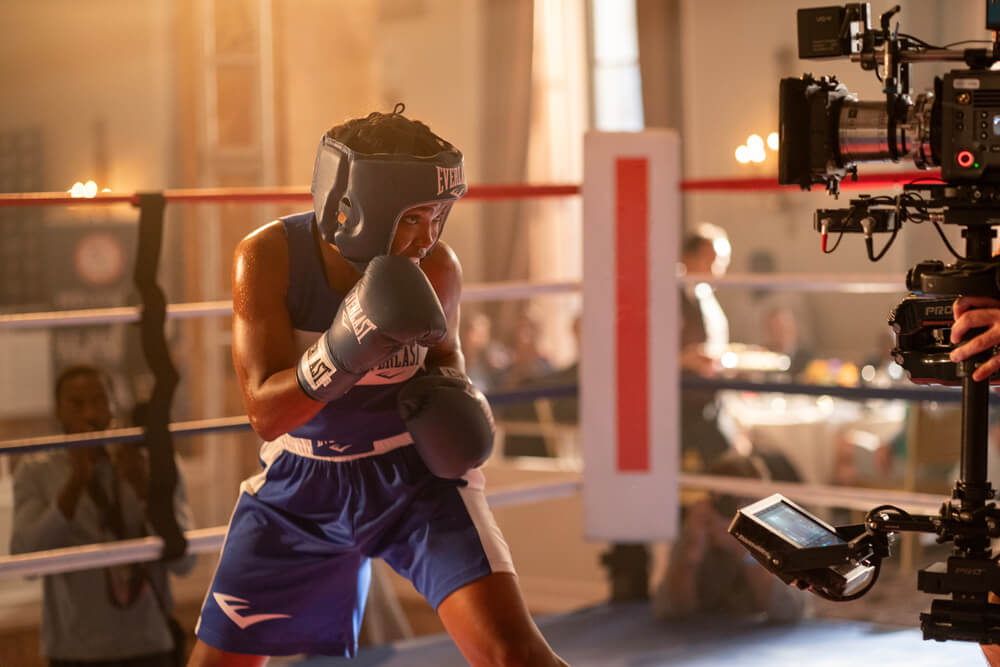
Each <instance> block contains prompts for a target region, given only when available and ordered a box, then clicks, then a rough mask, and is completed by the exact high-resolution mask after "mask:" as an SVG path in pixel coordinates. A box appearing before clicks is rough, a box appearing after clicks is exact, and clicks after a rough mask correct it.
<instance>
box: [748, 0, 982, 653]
mask: <svg viewBox="0 0 1000 667" xmlns="http://www.w3.org/2000/svg"><path fill="white" fill-rule="evenodd" d="M898 12H899V6H898V5H897V6H896V7H893V8H892V9H890V10H889V11H888V12H886V13H885V14H883V15H882V16H881V17H880V20H879V27H878V28H875V29H873V28H872V27H871V15H870V14H871V10H870V6H869V4H868V3H851V4H847V5H844V6H842V7H841V6H837V7H819V8H811V9H800V10H799V11H798V40H799V57H800V58H808V59H823V58H850V59H851V60H852V61H856V62H859V63H860V64H861V68H862V69H864V70H871V71H874V72H875V75H876V76H877V77H878V79H879V80H880V81H881V82H882V84H883V85H884V89H883V90H884V93H885V98H884V99H882V100H878V101H870V102H869V101H861V100H858V99H857V98H856V97H855V96H854V95H852V94H851V93H849V92H848V90H847V88H846V87H845V86H844V85H843V84H841V83H840V82H838V81H837V80H836V79H835V78H833V77H825V76H824V77H820V78H815V77H813V76H812V75H810V74H806V75H804V76H803V77H802V78H800V79H784V80H782V81H781V86H780V106H779V126H780V127H779V136H780V147H779V156H778V181H779V183H781V184H786V185H791V184H795V185H799V186H801V187H802V188H803V189H805V190H808V189H810V188H811V187H812V186H813V185H824V186H825V187H826V189H827V191H828V192H829V193H830V194H832V195H833V196H834V197H837V196H838V194H839V189H840V183H841V181H842V180H843V179H844V178H845V177H847V176H850V177H852V178H853V179H855V180H856V179H857V165H858V164H860V163H862V162H889V161H892V162H900V161H904V160H911V161H912V162H913V164H915V165H916V166H917V167H919V168H922V169H928V168H931V167H940V176H939V177H938V176H937V175H935V176H933V177H931V178H927V179H918V180H917V181H914V182H911V183H908V184H906V185H904V186H903V191H902V193H900V194H898V195H895V196H877V197H873V196H870V195H861V196H859V197H858V198H856V199H852V200H851V201H850V205H849V206H848V207H846V208H841V209H822V210H818V211H816V215H815V220H814V222H815V227H816V229H817V231H819V232H820V233H821V235H822V239H823V252H833V251H834V250H835V249H836V247H837V245H839V243H840V239H841V237H842V235H843V234H845V233H861V234H863V235H864V238H865V246H866V249H867V253H868V257H869V259H870V260H872V261H877V260H879V259H880V258H881V257H882V256H884V255H885V252H886V251H887V250H888V248H889V247H890V246H891V245H892V242H893V241H894V240H895V238H896V235H897V233H898V232H899V230H900V228H901V227H902V225H903V223H904V222H913V223H925V222H930V223H931V224H932V225H933V226H934V227H935V228H936V229H937V231H938V233H939V234H940V235H941V238H942V239H943V240H944V243H945V245H946V246H947V248H948V250H949V251H950V252H951V253H952V254H953V255H954V256H955V258H956V259H955V262H954V263H952V264H948V265H946V264H945V263H944V262H941V261H937V260H931V261H925V262H921V263H919V264H917V265H916V266H915V267H913V268H911V269H910V270H909V272H908V274H907V277H906V287H907V289H908V290H909V291H910V295H909V296H907V297H906V298H905V299H904V300H903V301H902V302H901V303H900V304H899V305H897V306H896V308H895V309H894V310H893V312H892V315H891V319H890V321H889V323H890V325H891V326H892V328H893V331H894V332H895V334H896V342H895V347H894V348H893V355H894V357H895V359H896V361H897V362H898V363H900V365H902V366H903V368H904V369H905V370H906V371H907V372H908V374H909V377H910V379H911V380H913V381H914V382H918V383H928V384H944V385H956V386H958V385H960V386H961V387H962V427H961V438H962V455H961V456H962V458H961V468H960V470H961V477H960V479H958V480H957V481H956V483H955V487H954V490H953V492H952V496H951V498H949V499H947V500H946V501H945V502H943V503H942V506H941V510H940V512H939V514H938V515H935V516H911V515H909V514H908V513H907V512H905V511H904V510H902V509H900V508H897V507H893V506H889V505H884V506H880V507H876V508H874V509H872V510H871V511H869V512H868V514H867V516H866V517H865V520H864V523H862V524H859V525H855V526H845V527H836V528H835V527H833V526H830V525H828V524H826V523H824V522H823V521H821V520H820V519H818V518H817V517H815V516H813V515H811V514H810V513H809V512H807V511H806V510H805V509H804V508H802V507H800V506H798V505H796V504H794V503H792V502H791V501H789V500H787V499H786V498H783V497H782V496H780V495H774V496H771V497H769V498H765V499H764V500H761V501H758V502H756V503H754V504H752V505H749V506H747V507H744V508H742V509H741V510H739V511H738V512H737V514H736V517H735V518H734V519H733V521H732V524H731V525H730V528H729V531H730V533H732V534H733V535H734V536H736V538H737V539H739V540H740V541H741V542H742V543H743V545H744V546H746V548H747V549H749V551H750V553H751V554H753V556H754V557H756V558H757V559H758V560H759V561H760V562H761V563H762V564H763V565H764V566H765V567H767V568H768V569H769V570H770V571H772V572H773V573H775V574H776V575H778V576H779V577H781V578H782V579H783V580H784V581H786V582H789V583H794V584H796V585H798V586H799V587H801V588H808V589H810V590H812V591H813V592H815V593H817V594H818V595H821V596H823V597H825V598H828V599H831V600H851V599H856V598H857V597H860V596H861V595H864V594H865V593H866V592H868V591H869V590H870V589H871V587H872V586H873V585H874V584H875V581H876V580H877V578H878V572H879V569H880V567H881V562H882V559H883V558H885V557H887V556H888V555H889V551H890V549H889V535H890V534H891V533H895V532H900V531H917V532H927V533H935V534H937V539H938V541H939V542H942V543H944V542H952V543H953V544H954V547H953V550H952V554H951V556H950V557H949V558H948V560H947V562H944V563H936V564H934V565H931V566H930V567H928V568H926V569H924V570H921V571H920V572H919V574H918V577H917V587H918V589H919V590H921V591H923V592H926V593H932V594H937V595H950V596H951V597H950V598H942V599H935V600H933V601H932V604H931V611H930V612H928V613H922V614H921V615H920V625H921V629H922V630H923V635H924V638H925V639H936V640H942V641H943V640H947V639H957V640H965V641H976V642H979V643H982V644H994V643H1000V605H998V604H993V603H991V602H990V601H989V599H988V594H989V593H990V592H991V591H992V592H1000V567H998V564H997V558H995V557H994V556H993V555H992V554H991V552H990V539H991V538H994V537H1000V510H998V509H997V508H996V506H995V504H994V503H992V502H988V501H990V500H991V499H992V498H993V497H994V492H993V489H992V487H991V486H990V484H989V482H988V481H987V479H986V457H987V446H986V443H987V428H988V420H987V416H988V410H989V389H990V387H989V385H990V381H986V380H984V381H982V382H975V381H973V380H972V372H973V370H974V369H975V368H976V366H977V365H979V364H981V363H982V362H984V361H985V360H987V359H989V358H990V357H991V356H993V354H995V353H996V351H997V350H996V348H994V349H992V350H988V351H986V352H984V353H982V354H980V355H978V356H977V357H975V358H973V359H969V360H968V361H965V362H961V363H959V364H955V363H951V362H950V361H949V359H948V352H949V351H950V349H951V345H950V326H951V320H952V314H951V303H952V302H953V300H954V298H955V296H956V295H972V296H990V297H995V298H1000V262H998V261H996V260H994V259H993V258H992V251H991V249H992V245H993V239H994V237H995V236H996V232H995V230H994V229H993V228H994V227H995V226H997V225H1000V71H994V70H992V69H991V66H993V64H994V63H996V62H1000V37H998V34H1000V33H998V32H997V31H1000V0H987V2H986V28H987V29H988V30H992V31H993V41H992V42H988V41H985V40H984V41H985V43H987V44H991V46H990V48H966V49H962V50H956V49H954V48H952V47H955V46H959V45H965V44H968V43H970V42H972V41H975V40H969V42H959V43H957V44H952V45H948V46H945V47H936V46H932V45H930V44H928V43H926V42H924V41H922V40H920V39H917V38H916V37H913V36H911V35H907V34H904V33H901V32H900V31H899V26H898V24H897V25H896V26H895V27H891V26H890V24H891V22H892V19H893V16H894V15H895V14H897V13H898ZM927 61H956V62H960V63H963V64H964V66H965V67H964V69H955V70H952V71H950V72H948V73H947V74H945V75H944V76H942V77H938V78H937V79H936V80H935V84H934V90H933V91H927V92H924V93H921V94H919V95H917V96H916V97H913V96H912V91H911V90H910V80H909V67H910V65H911V64H912V63H919V62H927ZM942 224H954V225H960V226H962V227H963V232H962V234H963V236H964V238H965V241H966V252H965V255H964V256H961V255H959V253H958V252H956V250H955V249H954V247H952V246H951V244H950V243H949V242H948V239H947V237H946V236H945V235H944V233H943V231H942V227H941V225H942ZM877 233H889V234H890V236H889V239H888V241H887V242H886V243H885V245H884V247H882V249H881V250H879V251H878V252H876V251H875V248H874V241H873V237H874V235H875V234H877ZM829 234H837V235H838V238H837V241H836V243H835V244H834V245H833V247H832V248H828V247H827V236H828V235H829ZM980 331H982V330H980ZM980 331H973V332H970V334H969V336H970V337H971V336H975V335H976V334H978V333H979V332H980ZM991 380H992V381H994V382H996V381H997V377H996V376H994V377H993V378H991Z"/></svg>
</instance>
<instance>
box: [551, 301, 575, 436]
mask: <svg viewBox="0 0 1000 667" xmlns="http://www.w3.org/2000/svg"><path fill="white" fill-rule="evenodd" d="M582 324H583V315H577V316H576V317H574V318H573V325H572V326H573V340H574V341H576V360H575V361H574V362H573V363H571V364H570V365H568V366H566V367H564V368H560V369H559V370H557V371H554V372H552V373H550V374H549V375H548V377H546V378H545V383H546V384H547V385H549V386H552V387H557V386H567V385H577V386H579V384H580V358H581V355H582V354H583V344H582V340H581V335H580V333H581V332H580V327H581V326H582ZM551 401H552V416H553V417H554V418H555V420H556V421H557V422H559V423H562V424H578V423H579V421H580V397H579V394H577V395H576V396H563V397H557V398H553V399H551Z"/></svg>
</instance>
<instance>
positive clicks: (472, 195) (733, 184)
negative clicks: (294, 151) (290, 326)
mask: <svg viewBox="0 0 1000 667" xmlns="http://www.w3.org/2000/svg"><path fill="white" fill-rule="evenodd" d="M939 178H940V172H939V171H906V172H888V173H878V174H868V175H863V176H860V177H859V178H858V180H857V181H849V180H846V181H844V182H842V183H841V186H840V187H841V189H845V190H846V189H857V188H875V187H889V186H893V185H897V184H901V183H909V182H910V181H913V180H916V179H922V180H938V179H939ZM797 187H798V186H794V185H778V181H777V177H776V176H766V177H759V178H756V177H755V178H720V179H689V180H686V181H681V190H682V191H684V192H722V191H727V192H748V191H780V190H784V189H788V188H797ZM580 192H581V186H580V185H575V184H572V183H552V184H538V185H535V184H519V183H506V184H505V183H494V184H485V185H472V186H469V194H468V195H466V197H465V198H466V199H474V200H480V201H496V200H503V199H519V198H523V199H529V198H538V197H570V196H574V195H579V194H580ZM163 196H164V198H165V199H166V200H167V201H168V202H187V203H222V202H243V203H248V204H264V203H279V202H297V201H301V202H308V201H311V200H312V195H311V194H310V193H309V190H308V189H306V188H304V187H301V186H295V187H273V188H197V189H195V188H187V189H178V190H164V191H163ZM138 203H139V195H138V193H133V194H108V193H102V194H98V195H95V196H94V197H74V196H72V195H71V194H69V193H68V192H12V193H0V207H2V206H49V205H57V204H63V205H70V206H85V205H100V206H105V205H108V204H131V205H133V206H135V205H138Z"/></svg>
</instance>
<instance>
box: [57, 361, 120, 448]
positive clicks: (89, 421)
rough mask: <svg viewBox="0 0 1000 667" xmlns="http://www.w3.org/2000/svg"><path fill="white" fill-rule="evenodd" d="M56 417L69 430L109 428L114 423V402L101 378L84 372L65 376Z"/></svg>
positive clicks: (76, 431)
mask: <svg viewBox="0 0 1000 667" xmlns="http://www.w3.org/2000/svg"><path fill="white" fill-rule="evenodd" d="M56 417H58V418H59V422H60V423H61V424H62V425H63V429H65V431H66V432H67V433H87V432H89V431H102V430H104V429H106V428H107V427H108V425H109V424H110V423H111V405H110V403H109V401H108V394H107V392H106V391H105V389H104V383H103V382H101V379H100V378H99V377H98V376H96V375H94V374H92V373H81V374H80V375H74V376H73V377H71V378H69V379H68V380H66V381H65V382H64V383H63V385H62V388H61V389H60V392H59V397H58V399H57V404H56Z"/></svg>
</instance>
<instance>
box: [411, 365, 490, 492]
mask: <svg viewBox="0 0 1000 667" xmlns="http://www.w3.org/2000/svg"><path fill="white" fill-rule="evenodd" d="M396 400H397V405H398V407H399V416H400V417H402V419H403V421H404V422H405V423H406V430H407V431H409V432H410V435H411V436H412V437H413V445H414V447H416V449H417V453H418V454H420V458H422V459H423V461H424V464H426V465H427V468H428V469H429V470H430V471H431V472H432V473H433V474H434V475H436V476H438V477H445V478H449V479H454V478H458V477H461V476H462V475H464V474H465V473H466V472H468V471H469V470H471V469H472V468H475V467H477V466H480V465H482V464H483V463H484V462H485V461H486V459H488V458H489V456H490V453H491V452H492V451H493V438H494V436H495V434H496V425H495V424H494V422H493V411H492V410H491V409H490V404H489V403H488V402H487V401H486V397H485V396H483V393H482V392H481V391H479V389H477V388H476V386H475V385H474V384H472V382H470V381H469V378H468V377H466V375H465V373H462V372H461V371H459V370H457V369H455V368H449V367H440V368H434V369H431V370H430V371H429V373H428V374H427V375H422V376H420V377H416V378H413V379H412V380H410V381H409V382H407V383H406V384H405V385H403V388H402V389H401V390H400V391H399V395H398V396H397V399H396Z"/></svg>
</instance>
